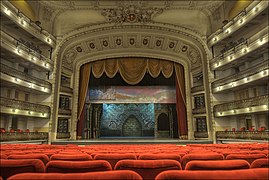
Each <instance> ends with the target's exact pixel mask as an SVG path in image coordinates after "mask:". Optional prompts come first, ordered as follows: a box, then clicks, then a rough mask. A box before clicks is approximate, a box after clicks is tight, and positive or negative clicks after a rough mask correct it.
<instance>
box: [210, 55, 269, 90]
mask: <svg viewBox="0 0 269 180" xmlns="http://www.w3.org/2000/svg"><path fill="white" fill-rule="evenodd" d="M268 74H269V68H268V59H267V60H266V61H263V62H261V63H260V64H258V65H256V66H254V67H251V68H249V69H246V70H244V71H241V72H239V73H237V74H234V75H231V76H227V77H225V78H222V79H219V80H216V81H214V82H213V83H212V91H213V93H224V92H225V91H227V90H231V89H242V88H246V87H247V86H254V85H266V84H268Z"/></svg>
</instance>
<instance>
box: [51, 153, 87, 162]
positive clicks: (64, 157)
mask: <svg viewBox="0 0 269 180" xmlns="http://www.w3.org/2000/svg"><path fill="white" fill-rule="evenodd" d="M50 160H51V161H54V160H61V161H89V160H92V157H91V156H90V155H88V154H53V155H52V156H50Z"/></svg>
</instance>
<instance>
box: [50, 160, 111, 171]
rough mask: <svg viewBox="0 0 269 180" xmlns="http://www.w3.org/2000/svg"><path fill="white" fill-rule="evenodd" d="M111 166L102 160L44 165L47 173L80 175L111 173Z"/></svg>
mask: <svg viewBox="0 0 269 180" xmlns="http://www.w3.org/2000/svg"><path fill="white" fill-rule="evenodd" d="M111 170H112V168H111V165H110V164H109V163H108V162H107V161H104V160H96V161H50V162H48V164H47V165H46V172H47V173H81V172H94V171H111Z"/></svg>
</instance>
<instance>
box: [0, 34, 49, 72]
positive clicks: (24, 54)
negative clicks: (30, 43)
mask: <svg viewBox="0 0 269 180" xmlns="http://www.w3.org/2000/svg"><path fill="white" fill-rule="evenodd" d="M1 57H3V59H8V60H14V61H15V62H18V60H20V63H21V64H24V65H25V66H26V67H27V66H29V64H32V65H34V66H35V69H38V70H40V71H52V69H53V61H52V60H50V59H49V58H47V57H45V56H43V55H41V54H38V53H37V52H35V51H32V50H31V49H30V48H28V47H26V46H25V45H23V44H21V43H20V42H19V41H18V40H17V39H15V38H13V37H12V36H10V35H8V34H7V33H5V32H3V31H1Z"/></svg>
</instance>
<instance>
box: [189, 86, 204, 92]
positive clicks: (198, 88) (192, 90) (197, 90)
mask: <svg viewBox="0 0 269 180" xmlns="http://www.w3.org/2000/svg"><path fill="white" fill-rule="evenodd" d="M200 91H204V86H195V87H192V88H191V93H195V92H200Z"/></svg>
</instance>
